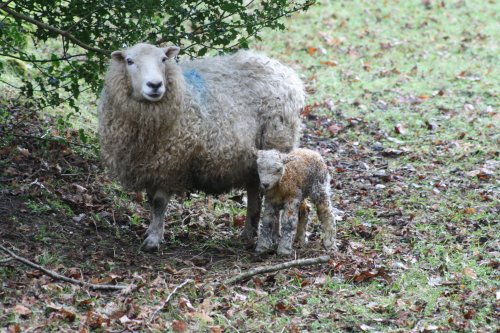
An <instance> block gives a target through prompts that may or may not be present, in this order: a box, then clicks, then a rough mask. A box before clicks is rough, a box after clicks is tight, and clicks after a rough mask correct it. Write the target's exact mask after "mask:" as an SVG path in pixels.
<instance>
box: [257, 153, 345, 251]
mask: <svg viewBox="0 0 500 333" xmlns="http://www.w3.org/2000/svg"><path fill="white" fill-rule="evenodd" d="M257 168H258V172H259V178H260V183H261V188H262V189H263V190H264V191H265V201H264V205H265V207H264V213H263V216H262V219H261V221H260V224H259V231H258V239H257V247H256V249H255V251H256V252H257V253H258V254H262V253H265V252H269V251H271V250H272V249H273V243H275V242H273V240H274V241H277V242H278V249H277V254H278V255H279V256H288V255H290V254H291V253H292V245H293V241H294V239H295V234H296V233H297V239H298V240H299V241H300V242H303V243H304V242H305V230H306V225H307V220H308V216H307V212H308V208H307V203H306V201H305V199H306V198H310V199H311V201H312V202H313V203H314V204H315V206H316V210H317V214H318V219H319V220H320V221H321V224H322V227H323V232H324V235H323V236H324V237H323V245H324V247H325V248H326V249H327V250H331V249H333V248H334V247H335V217H334V215H333V207H332V204H331V201H330V175H329V173H328V168H327V166H326V164H325V162H324V161H323V158H322V157H321V155H320V154H318V153H317V152H315V151H312V150H309V149H295V150H293V151H292V152H290V153H289V154H285V153H280V152H279V151H277V150H259V151H258V152H257ZM281 210H282V211H283V214H282V217H281V235H280V237H279V239H273V238H278V237H277V236H276V237H273V234H274V235H277V231H276V227H277V225H278V223H277V221H279V217H280V211H281ZM299 212H300V213H299ZM273 226H274V227H275V230H272V229H273ZM297 229H298V230H297Z"/></svg>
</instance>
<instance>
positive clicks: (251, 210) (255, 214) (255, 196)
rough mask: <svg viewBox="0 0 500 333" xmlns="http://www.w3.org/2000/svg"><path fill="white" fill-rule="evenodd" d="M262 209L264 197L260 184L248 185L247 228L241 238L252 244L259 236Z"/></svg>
mask: <svg viewBox="0 0 500 333" xmlns="http://www.w3.org/2000/svg"><path fill="white" fill-rule="evenodd" d="M261 208H262V196H261V194H260V191H259V183H258V182H255V183H251V184H248V185H247V218H246V220H245V228H244V229H243V232H242V233H241V238H242V239H243V240H245V241H247V242H252V241H253V239H254V237H255V235H257V228H258V226H259V219H260V211H261Z"/></svg>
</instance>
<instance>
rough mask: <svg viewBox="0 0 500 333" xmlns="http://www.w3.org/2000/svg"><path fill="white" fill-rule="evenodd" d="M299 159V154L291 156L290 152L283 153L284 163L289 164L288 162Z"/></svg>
mask: <svg viewBox="0 0 500 333" xmlns="http://www.w3.org/2000/svg"><path fill="white" fill-rule="evenodd" d="M296 159H297V156H290V155H288V154H283V158H282V161H283V164H287V163H288V162H291V161H295V160H296Z"/></svg>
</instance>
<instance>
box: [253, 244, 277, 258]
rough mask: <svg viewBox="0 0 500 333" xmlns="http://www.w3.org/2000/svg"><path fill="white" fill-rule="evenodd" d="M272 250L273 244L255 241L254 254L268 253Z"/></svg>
mask: <svg viewBox="0 0 500 333" xmlns="http://www.w3.org/2000/svg"><path fill="white" fill-rule="evenodd" d="M272 252H274V248H273V245H272V244H271V243H269V244H261V243H257V247H256V248H255V254H256V255H258V256H261V255H265V254H269V253H272Z"/></svg>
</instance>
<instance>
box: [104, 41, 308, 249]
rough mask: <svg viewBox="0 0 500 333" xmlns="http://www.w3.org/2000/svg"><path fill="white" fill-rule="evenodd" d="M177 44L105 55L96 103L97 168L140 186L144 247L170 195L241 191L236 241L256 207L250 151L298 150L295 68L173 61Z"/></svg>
mask: <svg viewBox="0 0 500 333" xmlns="http://www.w3.org/2000/svg"><path fill="white" fill-rule="evenodd" d="M178 52H179V48H178V47H176V46H170V47H166V48H158V47H155V46H153V45H149V44H137V45H135V46H133V47H131V48H129V49H126V50H122V51H115V52H113V53H112V54H111V56H112V57H111V61H110V64H109V69H108V71H107V74H106V76H105V80H104V88H103V92H102V95H101V100H100V104H99V134H100V142H101V153H102V157H103V160H104V164H105V165H106V166H107V168H108V169H109V171H110V173H111V174H112V175H114V176H115V177H116V178H117V179H118V180H119V181H120V182H121V184H122V185H123V186H124V187H125V188H126V189H128V190H133V191H141V190H146V192H147V193H148V197H149V198H150V202H151V203H152V222H151V224H150V226H149V228H148V230H147V237H146V239H145V241H144V243H143V249H145V250H154V249H157V248H158V247H159V244H160V242H161V241H162V240H163V233H164V218H165V212H166V207H167V203H168V201H169V198H170V197H171V196H172V195H173V194H177V193H183V192H185V191H191V190H202V191H204V192H206V193H211V194H216V193H223V192H227V191H230V190H231V189H235V188H242V187H243V188H246V189H247V196H248V207H247V210H248V211H247V218H246V222H245V229H244V231H243V234H242V235H243V237H244V238H247V239H251V238H253V236H255V235H256V228H257V225H258V220H259V216H260V210H261V197H260V194H259V177H258V173H257V166H256V162H255V158H254V155H253V153H252V151H253V149H255V148H257V149H277V150H280V151H290V150H291V149H292V148H294V147H295V146H297V144H298V140H299V130H300V119H299V114H300V110H301V109H302V107H303V104H304V90H303V85H302V82H301V81H300V79H299V78H298V76H297V75H296V74H295V72H294V71H293V70H291V69H290V68H288V67H286V66H284V65H282V64H281V63H279V62H278V61H276V60H272V59H269V58H267V57H265V56H263V55H260V54H255V53H253V52H250V51H239V52H237V53H235V54H233V55H228V56H219V57H212V58H205V59H198V60H193V61H185V62H180V63H175V62H174V61H172V60H169V59H172V58H174V57H175V56H177V54H178Z"/></svg>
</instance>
